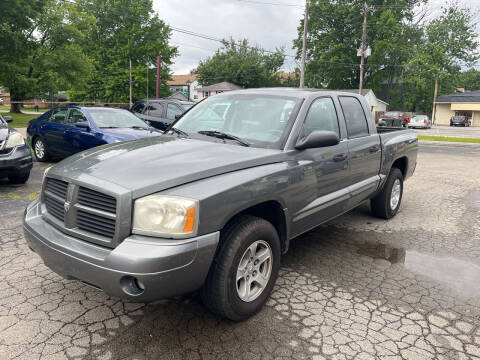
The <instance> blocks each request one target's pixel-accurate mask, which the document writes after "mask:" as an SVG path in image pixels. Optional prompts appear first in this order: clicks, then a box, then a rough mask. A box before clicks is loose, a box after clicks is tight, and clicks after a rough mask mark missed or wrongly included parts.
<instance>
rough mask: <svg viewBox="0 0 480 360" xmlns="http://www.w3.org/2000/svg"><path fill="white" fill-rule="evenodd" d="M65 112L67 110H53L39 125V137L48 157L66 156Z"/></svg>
mask: <svg viewBox="0 0 480 360" xmlns="http://www.w3.org/2000/svg"><path fill="white" fill-rule="evenodd" d="M67 111H68V109H67V108H58V109H55V110H53V111H52V112H51V113H50V114H49V115H48V116H46V117H45V118H44V120H43V121H42V122H41V124H40V136H41V137H42V138H43V139H44V140H45V145H46V146H47V151H48V153H49V155H50V156H53V157H64V156H66V155H67V154H68V144H67V143H66V142H65V139H64V134H65V131H66V128H67V126H66V125H65V115H66V113H67Z"/></svg>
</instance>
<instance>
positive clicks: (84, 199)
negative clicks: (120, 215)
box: [78, 187, 117, 214]
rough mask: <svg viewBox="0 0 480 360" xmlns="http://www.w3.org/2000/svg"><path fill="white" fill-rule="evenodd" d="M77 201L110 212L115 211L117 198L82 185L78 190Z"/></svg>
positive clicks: (113, 212)
mask: <svg viewBox="0 0 480 360" xmlns="http://www.w3.org/2000/svg"><path fill="white" fill-rule="evenodd" d="M78 203H79V204H80V205H83V206H88V207H91V208H93V209H97V210H101V211H105V212H108V213H112V214H115V212H116V211H117V199H115V198H114V197H111V196H109V195H105V194H102V193H99V192H98V191H94V190H90V189H87V188H84V187H81V188H80V190H79V191H78Z"/></svg>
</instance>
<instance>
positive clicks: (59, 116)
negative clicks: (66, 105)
mask: <svg viewBox="0 0 480 360" xmlns="http://www.w3.org/2000/svg"><path fill="white" fill-rule="evenodd" d="M66 114H67V109H57V110H53V111H52V113H51V114H50V116H49V117H48V119H46V120H47V121H49V122H53V123H57V124H63V123H64V122H65V115H66Z"/></svg>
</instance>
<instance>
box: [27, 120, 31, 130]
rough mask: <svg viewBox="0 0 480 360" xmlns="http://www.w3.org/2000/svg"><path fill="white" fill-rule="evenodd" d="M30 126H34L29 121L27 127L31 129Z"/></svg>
mask: <svg viewBox="0 0 480 360" xmlns="http://www.w3.org/2000/svg"><path fill="white" fill-rule="evenodd" d="M30 126H32V123H31V122H30V121H29V122H28V124H27V129H30Z"/></svg>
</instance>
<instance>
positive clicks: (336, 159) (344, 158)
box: [333, 154, 347, 162]
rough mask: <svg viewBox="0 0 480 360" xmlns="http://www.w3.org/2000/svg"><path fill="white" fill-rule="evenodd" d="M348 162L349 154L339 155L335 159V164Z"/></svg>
mask: <svg viewBox="0 0 480 360" xmlns="http://www.w3.org/2000/svg"><path fill="white" fill-rule="evenodd" d="M345 160H347V154H338V155H335V156H334V157H333V161H335V162H342V161H345Z"/></svg>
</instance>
